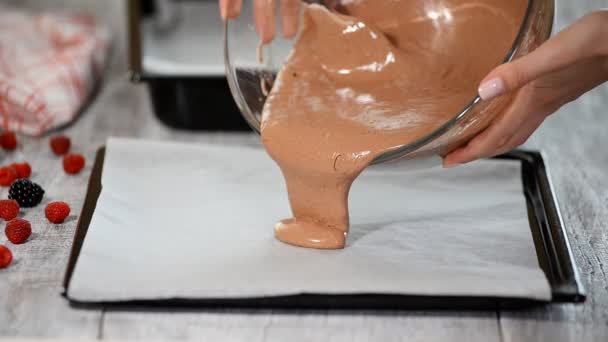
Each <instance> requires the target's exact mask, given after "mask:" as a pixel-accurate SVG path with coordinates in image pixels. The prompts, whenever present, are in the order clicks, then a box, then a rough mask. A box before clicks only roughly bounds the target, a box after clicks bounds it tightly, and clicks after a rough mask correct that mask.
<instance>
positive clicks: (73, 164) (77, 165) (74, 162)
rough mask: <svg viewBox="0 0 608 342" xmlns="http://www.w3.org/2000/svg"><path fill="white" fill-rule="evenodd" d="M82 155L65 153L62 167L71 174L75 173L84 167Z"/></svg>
mask: <svg viewBox="0 0 608 342" xmlns="http://www.w3.org/2000/svg"><path fill="white" fill-rule="evenodd" d="M84 163H85V160H84V156H83V155H82V154H66V155H65V156H64V157H63V169H64V170H65V172H66V173H69V174H71V175H73V174H77V173H78V172H80V170H82V168H83V167H84Z"/></svg>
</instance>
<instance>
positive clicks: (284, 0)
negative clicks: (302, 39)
mask: <svg viewBox="0 0 608 342" xmlns="http://www.w3.org/2000/svg"><path fill="white" fill-rule="evenodd" d="M281 18H282V21H281V24H282V26H283V35H284V36H285V38H293V37H295V35H296V34H297V33H298V24H299V23H298V22H299V20H300V0H281Z"/></svg>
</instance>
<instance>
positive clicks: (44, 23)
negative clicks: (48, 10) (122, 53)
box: [0, 7, 110, 135]
mask: <svg viewBox="0 0 608 342" xmlns="http://www.w3.org/2000/svg"><path fill="white" fill-rule="evenodd" d="M109 39H110V32H109V30H108V28H107V27H106V26H103V25H101V24H100V23H97V22H95V20H94V19H93V18H92V17H91V16H89V15H85V14H37V15H33V14H27V13H23V12H18V11H13V10H7V9H5V8H1V7H0V127H2V128H3V129H5V130H12V131H16V132H20V133H24V134H29V135H40V134H43V133H44V132H46V131H48V130H50V129H52V128H55V127H58V126H61V125H64V124H66V123H68V122H70V121H71V120H73V119H74V117H75V116H76V115H77V114H78V113H79V111H80V109H81V107H82V106H83V104H84V103H85V102H86V101H87V99H88V97H89V96H90V95H91V92H92V90H93V88H94V86H95V83H96V81H97V80H98V79H99V78H100V77H101V73H102V71H103V69H104V65H105V60H106V56H107V52H108V46H109Z"/></svg>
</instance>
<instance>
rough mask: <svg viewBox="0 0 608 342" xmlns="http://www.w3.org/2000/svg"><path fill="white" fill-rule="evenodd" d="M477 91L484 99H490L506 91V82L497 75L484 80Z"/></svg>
mask: <svg viewBox="0 0 608 342" xmlns="http://www.w3.org/2000/svg"><path fill="white" fill-rule="evenodd" d="M477 91H478V92H479V96H480V97H481V99H482V100H490V99H493V98H495V97H497V96H500V95H502V94H503V93H504V92H505V84H504V82H503V81H502V79H500V78H498V77H496V78H492V79H490V80H487V81H485V82H483V83H482V84H481V85H480V86H479V89H478V90H477Z"/></svg>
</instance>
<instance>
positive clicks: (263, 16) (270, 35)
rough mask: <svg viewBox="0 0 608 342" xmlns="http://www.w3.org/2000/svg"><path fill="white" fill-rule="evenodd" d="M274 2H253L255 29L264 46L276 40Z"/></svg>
mask: <svg viewBox="0 0 608 342" xmlns="http://www.w3.org/2000/svg"><path fill="white" fill-rule="evenodd" d="M274 4H275V2H274V0H253V13H254V21H255V28H256V31H257V32H258V36H259V37H260V40H261V42H262V44H267V43H270V42H271V41H272V39H274V35H275V31H276V28H275V20H274Z"/></svg>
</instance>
